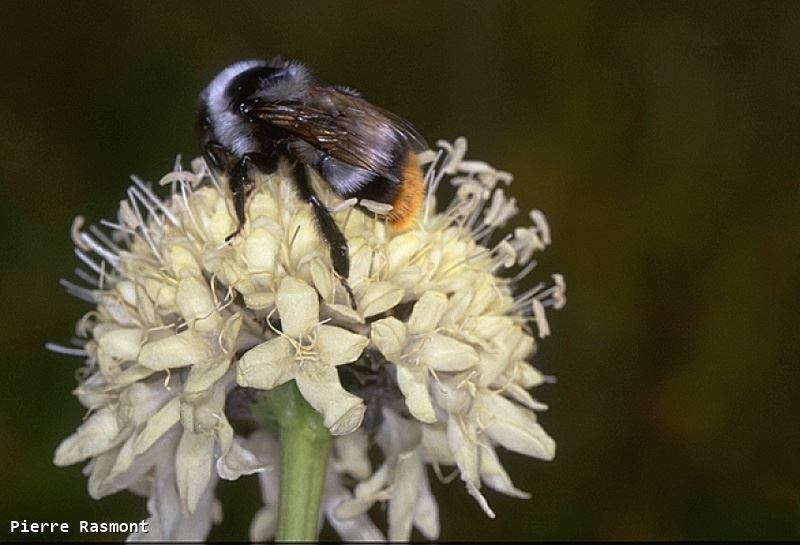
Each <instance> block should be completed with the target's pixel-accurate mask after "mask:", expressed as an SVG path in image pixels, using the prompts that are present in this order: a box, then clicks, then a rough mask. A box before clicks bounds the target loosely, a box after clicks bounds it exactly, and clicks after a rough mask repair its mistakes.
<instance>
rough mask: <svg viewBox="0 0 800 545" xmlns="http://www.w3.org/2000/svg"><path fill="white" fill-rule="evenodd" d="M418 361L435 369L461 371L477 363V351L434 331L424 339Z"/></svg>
mask: <svg viewBox="0 0 800 545" xmlns="http://www.w3.org/2000/svg"><path fill="white" fill-rule="evenodd" d="M419 361H420V362H422V363H423V364H424V365H427V366H428V367H430V368H431V369H435V370H436V371H463V370H465V369H469V368H470V367H474V366H475V365H477V363H478V361H479V360H478V353H477V352H476V351H475V349H474V348H472V347H471V346H470V345H468V344H465V343H463V342H461V341H457V340H456V339H453V338H452V337H447V336H445V335H442V334H441V333H434V334H433V335H430V336H428V337H427V339H425V342H424V344H423V345H422V348H421V350H420V351H419Z"/></svg>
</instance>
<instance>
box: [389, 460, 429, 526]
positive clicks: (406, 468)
mask: <svg viewBox="0 0 800 545" xmlns="http://www.w3.org/2000/svg"><path fill="white" fill-rule="evenodd" d="M422 475H423V468H422V462H421V460H420V458H419V453H418V452H417V451H416V450H415V451H412V452H406V453H402V454H400V455H399V456H398V459H397V467H396V468H395V476H394V489H393V491H392V499H391V500H389V536H388V537H389V541H408V540H409V538H410V537H411V529H412V527H413V524H414V513H415V508H416V506H417V501H418V499H419V494H420V489H421V482H420V481H421V480H422Z"/></svg>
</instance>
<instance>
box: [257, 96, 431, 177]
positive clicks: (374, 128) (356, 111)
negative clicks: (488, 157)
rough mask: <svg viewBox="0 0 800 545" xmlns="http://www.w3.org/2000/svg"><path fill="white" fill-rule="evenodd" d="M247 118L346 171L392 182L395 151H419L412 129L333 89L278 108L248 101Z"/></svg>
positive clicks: (421, 142) (421, 144) (277, 104)
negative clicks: (361, 171) (367, 173)
mask: <svg viewBox="0 0 800 545" xmlns="http://www.w3.org/2000/svg"><path fill="white" fill-rule="evenodd" d="M245 109H246V111H247V114H248V115H249V116H250V117H251V118H253V119H258V120H259V121H260V122H263V123H265V124H267V125H271V126H273V127H276V128H278V129H280V130H281V131H283V132H285V133H287V134H288V135H290V136H293V137H296V138H300V139H301V140H303V141H305V142H307V143H308V144H309V145H311V146H313V147H314V148H316V149H318V150H320V151H322V152H323V153H326V154H327V155H329V156H331V157H332V158H334V159H337V160H339V161H341V162H343V163H345V164H347V165H349V166H353V167H357V168H361V169H364V170H368V171H370V172H373V173H375V174H377V175H379V176H381V177H383V178H386V179H388V180H391V181H397V176H396V174H394V173H393V172H392V166H393V165H394V163H395V162H396V161H397V157H396V153H397V150H398V147H399V146H400V145H403V147H411V148H412V149H423V148H425V147H426V144H425V141H424V139H423V138H422V136H420V134H419V133H418V132H417V131H416V130H415V129H414V127H413V126H412V125H411V124H410V123H409V122H408V121H406V120H404V119H402V118H401V117H399V116H397V115H395V114H393V113H391V112H388V111H386V110H384V109H382V108H379V107H378V106H375V105H374V104H371V103H370V102H367V101H366V100H364V99H363V98H361V97H360V96H355V95H353V94H351V93H345V92H343V91H341V90H339V89H336V88H333V87H315V88H314V89H313V91H312V92H309V93H308V94H307V95H306V96H305V97H304V99H303V101H297V102H289V103H281V102H267V101H263V100H259V99H254V100H253V101H251V102H250V103H249V104H247V105H246V106H245Z"/></svg>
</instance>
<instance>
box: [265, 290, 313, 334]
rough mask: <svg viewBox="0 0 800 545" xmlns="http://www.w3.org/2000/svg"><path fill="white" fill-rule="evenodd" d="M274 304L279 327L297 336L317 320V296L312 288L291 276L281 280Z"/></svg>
mask: <svg viewBox="0 0 800 545" xmlns="http://www.w3.org/2000/svg"><path fill="white" fill-rule="evenodd" d="M275 305H276V306H277V307H278V315H279V316H280V318H281V329H282V330H283V332H284V333H285V334H286V335H288V336H290V337H295V338H298V337H300V336H301V335H302V334H303V333H305V332H306V331H307V330H309V329H311V328H312V327H313V326H314V325H316V324H317V321H318V320H319V296H318V295H317V292H316V291H314V288H312V287H311V286H309V285H308V284H306V283H305V282H303V281H302V280H298V279H297V278H294V277H293V276H285V277H284V278H283V280H281V285H280V287H279V288H278V293H277V294H276V295H275Z"/></svg>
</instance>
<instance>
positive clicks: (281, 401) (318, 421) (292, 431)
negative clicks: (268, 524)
mask: <svg viewBox="0 0 800 545" xmlns="http://www.w3.org/2000/svg"><path fill="white" fill-rule="evenodd" d="M264 402H265V405H266V407H265V408H268V410H269V412H270V413H272V414H271V415H267V418H269V416H272V418H273V423H277V424H278V429H279V430H280V431H279V438H280V444H281V478H280V483H281V485H280V486H281V490H280V499H279V504H278V533H277V536H276V537H275V540H276V541H306V542H309V541H316V540H317V525H318V520H319V518H318V517H319V506H320V500H321V499H322V490H323V488H324V486H325V467H326V465H327V463H328V453H329V452H330V447H331V434H330V432H328V429H327V428H326V427H325V425H324V424H323V423H322V416H321V415H320V414H319V413H318V412H317V411H316V410H314V408H313V407H311V405H309V404H308V402H307V401H306V400H305V399H304V398H303V395H302V394H301V393H300V391H299V390H298V389H297V386H296V385H295V382H294V381H290V382H288V383H286V384H283V385H282V386H279V387H277V388H275V389H273V390H270V391H269V392H268V393H266V395H265V398H264Z"/></svg>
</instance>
